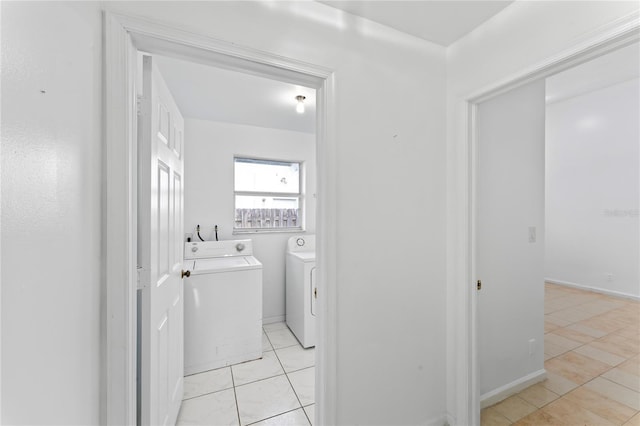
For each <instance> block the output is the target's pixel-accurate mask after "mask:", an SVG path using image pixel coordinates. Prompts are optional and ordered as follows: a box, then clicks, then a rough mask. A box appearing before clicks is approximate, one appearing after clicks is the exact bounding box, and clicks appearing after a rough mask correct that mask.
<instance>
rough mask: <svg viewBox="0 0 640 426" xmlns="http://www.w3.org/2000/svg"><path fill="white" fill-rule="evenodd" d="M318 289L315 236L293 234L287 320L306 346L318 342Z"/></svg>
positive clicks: (288, 261)
mask: <svg viewBox="0 0 640 426" xmlns="http://www.w3.org/2000/svg"><path fill="white" fill-rule="evenodd" d="M316 291H317V290H316V236H315V235H303V236H296V237H291V238H289V241H288V242H287V256H286V302H287V303H286V320H287V326H288V327H289V329H290V330H291V331H292V332H293V334H294V335H295V336H296V338H297V339H298V341H299V342H300V344H301V345H302V346H303V347H305V348H310V347H312V346H315V345H316V296H317V293H316Z"/></svg>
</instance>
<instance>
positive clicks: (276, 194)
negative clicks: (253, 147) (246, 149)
mask: <svg viewBox="0 0 640 426" xmlns="http://www.w3.org/2000/svg"><path fill="white" fill-rule="evenodd" d="M300 178H301V174H300V163H299V162H288V161H274V160H259V159H254V158H238V157H236V158H235V159H234V195H235V224H234V229H235V230H252V231H256V230H265V231H266V230H272V231H275V230H286V229H297V230H301V229H302V208H301V205H302V195H301V191H300V187H301V184H300V182H301V179H300Z"/></svg>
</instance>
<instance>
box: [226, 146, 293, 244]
mask: <svg viewBox="0 0 640 426" xmlns="http://www.w3.org/2000/svg"><path fill="white" fill-rule="evenodd" d="M237 160H250V161H256V162H263V163H273V164H278V163H280V164H298V192H266V191H236V190H235V187H236V185H235V183H236V182H235V171H236V162H237ZM303 175H304V161H299V160H278V159H274V158H262V157H254V156H249V155H235V156H234V157H233V234H255V233H275V232H281V233H286V232H294V233H295V232H304V230H305V209H304V194H305V191H304V186H303V184H304V178H303ZM238 195H241V196H242V195H245V196H264V197H289V198H294V197H295V198H298V221H297V224H296V226H289V227H277V228H276V227H270V228H237V227H236V210H237V209H236V197H237V196H238Z"/></svg>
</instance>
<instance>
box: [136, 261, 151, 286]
mask: <svg viewBox="0 0 640 426" xmlns="http://www.w3.org/2000/svg"><path fill="white" fill-rule="evenodd" d="M136 272H137V275H138V286H137V290H143V289H145V288H147V286H148V285H149V281H151V274H149V271H148V270H146V269H144V268H143V267H142V266H138V267H137V268H136Z"/></svg>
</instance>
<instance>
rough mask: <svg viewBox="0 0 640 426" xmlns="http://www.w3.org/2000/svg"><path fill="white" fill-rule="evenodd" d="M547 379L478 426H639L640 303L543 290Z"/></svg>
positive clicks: (488, 411) (487, 413) (488, 412)
mask: <svg viewBox="0 0 640 426" xmlns="http://www.w3.org/2000/svg"><path fill="white" fill-rule="evenodd" d="M544 331H545V338H544V344H545V350H544V353H545V369H546V370H547V379H546V380H545V381H543V382H541V383H538V384H536V385H533V386H531V387H529V388H527V389H525V390H523V391H522V392H520V393H518V394H516V395H514V396H512V397H510V398H507V399H505V400H504V401H502V402H500V403H498V404H496V405H494V406H492V407H488V408H485V409H484V410H482V416H481V419H482V426H501V425H519V426H520V425H522V426H525V425H531V426H543V425H565V426H577V425H580V426H583V425H597V426H609V425H633V426H640V355H639V353H640V302H637V301H632V300H628V299H622V298H615V297H609V296H605V295H602V294H598V293H592V292H588V291H583V290H578V289H573V288H569V287H563V286H558V285H553V284H549V283H547V284H545V324H544Z"/></svg>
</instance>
